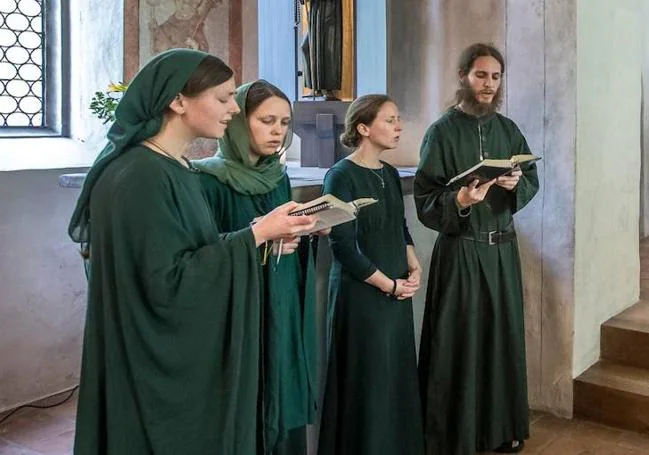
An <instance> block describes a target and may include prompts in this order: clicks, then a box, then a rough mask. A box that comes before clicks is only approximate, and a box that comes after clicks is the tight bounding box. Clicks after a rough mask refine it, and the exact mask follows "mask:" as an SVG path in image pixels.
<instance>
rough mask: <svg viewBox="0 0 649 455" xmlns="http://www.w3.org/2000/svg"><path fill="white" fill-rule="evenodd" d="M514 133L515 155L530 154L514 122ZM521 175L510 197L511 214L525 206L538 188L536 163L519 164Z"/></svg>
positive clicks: (523, 137)
mask: <svg viewBox="0 0 649 455" xmlns="http://www.w3.org/2000/svg"><path fill="white" fill-rule="evenodd" d="M514 128H515V133H514V134H515V135H516V142H515V144H516V146H515V151H514V154H515V155H530V154H531V153H532V152H531V151H530V148H529V146H528V145H527V141H526V140H525V136H523V133H521V131H520V130H519V129H518V127H517V126H516V125H515V124H514ZM521 170H522V171H523V175H522V176H521V179H520V180H519V181H518V185H516V189H515V190H514V191H513V192H512V196H513V197H512V198H511V210H512V214H513V213H516V212H518V211H519V210H521V209H522V208H523V207H525V206H526V205H527V204H528V203H529V202H530V201H531V200H532V198H533V197H534V195H535V194H536V192H537V191H538V190H539V177H538V175H537V172H536V164H535V163H532V164H529V165H523V166H521Z"/></svg>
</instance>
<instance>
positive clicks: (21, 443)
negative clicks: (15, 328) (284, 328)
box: [0, 396, 649, 455]
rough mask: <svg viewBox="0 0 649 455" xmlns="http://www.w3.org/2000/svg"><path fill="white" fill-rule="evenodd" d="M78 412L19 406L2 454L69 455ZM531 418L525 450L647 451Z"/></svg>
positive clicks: (626, 439)
mask: <svg viewBox="0 0 649 455" xmlns="http://www.w3.org/2000/svg"><path fill="white" fill-rule="evenodd" d="M75 413H76V396H75V397H73V398H72V399H71V400H70V401H69V402H67V403H65V404H63V405H61V406H58V407H55V408H51V409H22V410H20V411H18V412H17V413H16V414H14V415H13V416H11V417H10V418H9V419H8V420H7V421H6V422H5V423H4V424H2V425H0V455H71V454H72V444H73V439H74V417H75ZM531 422H532V426H531V438H530V439H529V440H528V441H527V444H526V448H525V451H524V453H525V454H543V455H643V454H644V455H647V454H649V435H641V434H639V433H633V432H630V431H623V430H618V429H615V428H611V427H606V426H603V425H598V424H595V423H591V422H587V421H584V420H578V419H575V420H563V419H558V418H556V417H553V416H550V415H545V414H540V413H532V415H531ZM125 455H127V454H125ZM133 455H136V454H133ZM187 455H193V454H187Z"/></svg>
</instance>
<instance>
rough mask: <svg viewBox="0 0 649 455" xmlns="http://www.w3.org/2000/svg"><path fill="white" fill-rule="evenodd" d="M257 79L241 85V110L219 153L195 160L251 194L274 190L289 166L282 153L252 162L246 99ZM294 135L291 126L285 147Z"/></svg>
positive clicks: (200, 167)
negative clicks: (285, 162) (283, 161)
mask: <svg viewBox="0 0 649 455" xmlns="http://www.w3.org/2000/svg"><path fill="white" fill-rule="evenodd" d="M256 82H259V81H255V82H250V83H247V84H244V85H242V86H240V87H239V88H237V94H236V96H235V99H236V101H237V104H238V105H239V109H241V112H239V113H238V114H237V115H235V116H234V117H233V118H232V120H231V121H230V123H229V124H228V127H227V128H226V130H225V135H224V136H223V138H221V139H219V152H218V153H217V154H216V155H214V156H212V157H210V158H205V159H202V160H197V161H193V162H192V164H193V165H194V166H195V167H196V168H198V169H200V170H201V171H203V172H206V173H208V174H212V175H213V176H215V177H216V178H217V179H219V181H221V182H222V183H225V184H226V185H228V186H229V187H231V188H232V189H234V190H235V191H236V192H238V193H241V194H246V195H251V196H252V195H255V194H264V193H268V192H269V191H272V190H274V189H275V187H277V184H278V183H279V182H280V181H281V180H282V178H283V177H284V173H285V168H284V166H283V165H282V163H280V161H279V159H280V156H281V153H275V154H273V155H271V156H266V157H264V156H262V157H261V158H259V161H257V164H253V163H251V162H250V132H249V130H248V122H247V118H248V117H247V113H246V99H247V98H248V90H249V89H250V87H251V86H252V85H253V84H255V83H256ZM292 136H293V133H292V131H291V130H290V129H289V131H288V133H287V134H286V138H285V139H284V144H282V149H283V150H285V148H286V147H288V145H289V144H290V141H291V138H292Z"/></svg>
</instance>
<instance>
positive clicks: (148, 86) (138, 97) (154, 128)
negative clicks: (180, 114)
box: [68, 49, 208, 243]
mask: <svg viewBox="0 0 649 455" xmlns="http://www.w3.org/2000/svg"><path fill="white" fill-rule="evenodd" d="M207 55H208V54H206V53H204V52H200V51H194V50H190V49H171V50H169V51H166V52H163V53H161V54H159V55H157V56H156V57H154V58H153V60H151V61H150V62H149V63H147V64H146V66H144V68H142V69H141V70H140V72H139V73H137V75H136V76H135V78H134V79H133V81H132V82H131V83H130V84H129V87H128V89H127V90H126V92H125V93H124V96H123V97H122V99H121V100H120V102H119V104H118V105H117V109H116V110H115V122H114V123H113V124H112V126H111V127H110V129H109V130H108V135H107V138H108V144H106V146H105V147H104V149H103V150H102V151H101V153H99V156H98V157H97V159H96V160H95V162H94V164H93V165H92V167H91V168H90V170H89V171H88V174H87V176H86V179H85V181H84V184H83V188H82V190H81V195H80V196H79V199H78V201H77V206H76V208H75V209H74V213H73V214H72V219H71V220H70V226H69V227H68V233H69V235H70V237H72V240H74V241H75V242H79V243H87V242H89V241H90V225H89V222H90V193H91V192H92V188H93V187H94V185H95V183H96V182H97V179H98V178H99V176H100V175H101V173H102V172H103V170H104V169H105V168H106V166H107V165H108V164H109V163H110V162H111V161H113V160H114V159H115V158H117V157H118V156H120V155H121V154H122V153H124V152H125V151H126V150H128V149H129V147H130V146H132V145H134V144H137V143H138V142H141V141H143V140H144V139H147V138H150V137H152V136H154V135H156V134H157V133H158V132H159V131H160V128H161V126H162V118H163V114H164V112H165V110H166V108H167V107H168V106H169V104H170V103H171V102H172V101H173V99H174V97H175V96H176V95H177V94H178V93H180V91H181V90H182V88H183V87H184V86H185V83H186V82H187V80H188V79H189V78H190V76H191V75H192V73H193V72H194V70H195V69H196V68H197V67H198V65H199V64H200V63H201V62H202V61H203V59H204V58H205V57H207Z"/></svg>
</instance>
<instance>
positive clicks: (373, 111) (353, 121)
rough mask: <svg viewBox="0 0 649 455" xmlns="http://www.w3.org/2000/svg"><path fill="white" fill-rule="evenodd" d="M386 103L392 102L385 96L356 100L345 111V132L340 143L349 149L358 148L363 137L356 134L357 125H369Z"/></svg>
mask: <svg viewBox="0 0 649 455" xmlns="http://www.w3.org/2000/svg"><path fill="white" fill-rule="evenodd" d="M388 101H390V102H393V101H392V98H390V97H389V96H387V95H364V96H361V97H359V98H356V99H355V100H354V102H353V103H352V104H351V105H350V106H349V108H348V109H347V114H346V115H345V131H344V132H343V134H342V135H341V136H340V142H342V144H343V145H344V146H346V147H349V148H356V147H358V146H359V145H360V144H361V141H362V140H363V136H361V133H359V132H358V125H361V124H364V125H371V124H372V122H373V121H374V119H376V115H377V114H378V113H379V111H380V110H381V106H383V105H384V104H385V103H387V102H388Z"/></svg>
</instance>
